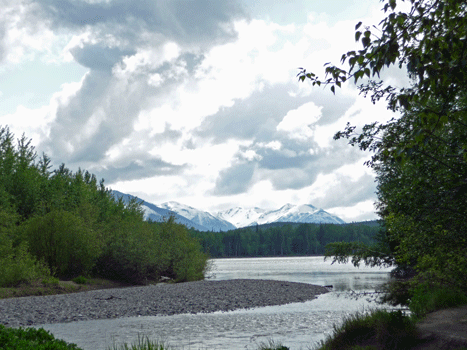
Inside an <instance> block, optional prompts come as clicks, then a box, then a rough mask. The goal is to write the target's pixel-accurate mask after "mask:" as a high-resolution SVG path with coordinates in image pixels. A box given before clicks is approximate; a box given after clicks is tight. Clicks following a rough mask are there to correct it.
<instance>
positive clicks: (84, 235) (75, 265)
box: [24, 210, 101, 277]
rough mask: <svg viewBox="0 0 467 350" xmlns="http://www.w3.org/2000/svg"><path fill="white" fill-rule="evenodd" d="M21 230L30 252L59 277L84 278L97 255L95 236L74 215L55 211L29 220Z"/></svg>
mask: <svg viewBox="0 0 467 350" xmlns="http://www.w3.org/2000/svg"><path fill="white" fill-rule="evenodd" d="M24 226H25V227H24V235H25V239H26V240H27V241H28V243H29V248H30V251H31V252H32V253H33V254H34V255H35V256H36V257H37V258H38V259H44V261H45V262H46V263H47V264H48V266H49V268H50V269H51V270H52V271H54V273H56V274H57V275H58V277H74V276H78V275H81V274H87V273H88V272H89V271H90V270H91V269H92V267H93V266H94V264H95V260H96V259H97V257H98V255H99V253H100V250H101V243H100V241H101V240H100V238H99V236H98V233H97V232H95V231H94V230H92V229H90V228H88V227H86V225H85V223H84V222H83V220H82V219H81V217H79V216H77V215H75V214H74V213H70V212H67V211H64V210H55V211H52V212H50V213H48V214H46V215H45V216H42V217H36V218H33V219H30V220H29V221H28V222H26V224H25V225H24Z"/></svg>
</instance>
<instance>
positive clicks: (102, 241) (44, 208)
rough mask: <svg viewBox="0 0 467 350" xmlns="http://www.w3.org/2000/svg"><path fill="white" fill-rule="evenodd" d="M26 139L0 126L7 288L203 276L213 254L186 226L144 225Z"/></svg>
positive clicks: (1, 242)
mask: <svg viewBox="0 0 467 350" xmlns="http://www.w3.org/2000/svg"><path fill="white" fill-rule="evenodd" d="M51 168H52V166H51V160H50V158H49V157H47V156H46V155H45V154H44V155H42V157H39V158H38V156H37V154H36V152H35V150H34V147H33V146H32V145H31V140H29V139H27V138H26V137H25V136H24V135H23V136H22V137H21V138H20V139H18V140H17V142H15V138H14V135H13V134H12V133H11V132H10V131H9V129H8V128H7V127H0V286H11V285H15V284H18V283H20V282H23V281H31V280H34V279H38V278H45V277H48V276H55V277H59V278H73V277H76V276H80V275H83V276H100V277H103V278H107V279H112V280H119V281H124V282H129V283H137V284H140V283H146V282H147V281H151V280H158V279H159V278H160V277H161V276H167V277H170V278H173V279H174V280H176V281H188V280H197V279H202V278H203V277H204V271H205V268H206V263H207V255H206V254H204V253H203V252H202V250H201V246H200V245H199V243H198V242H197V241H196V240H195V239H193V238H192V237H191V236H190V234H189V232H188V230H187V229H186V227H185V226H183V225H179V224H176V223H175V222H174V221H173V220H172V219H169V220H168V221H167V222H165V223H149V222H146V221H144V220H143V211H142V209H141V207H140V204H138V203H137V201H136V200H133V201H130V202H129V203H125V202H124V201H123V200H122V199H120V200H116V199H115V198H114V197H113V195H112V193H111V191H110V189H107V188H106V187H105V186H104V180H101V181H97V179H96V177H95V176H94V175H93V174H90V173H89V172H88V171H83V170H78V171H77V172H72V171H71V170H69V169H68V168H66V167H65V165H64V164H62V165H60V166H59V167H58V169H55V170H52V169H51Z"/></svg>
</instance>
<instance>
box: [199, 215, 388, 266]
mask: <svg viewBox="0 0 467 350" xmlns="http://www.w3.org/2000/svg"><path fill="white" fill-rule="evenodd" d="M379 230H380V227H379V225H377V224H371V225H369V224H365V223H356V224H347V225H335V224H297V223H287V224H281V225H268V226H256V227H255V226H252V227H245V228H241V229H237V230H231V231H226V232H200V231H194V230H192V231H191V234H192V236H193V237H196V238H197V239H198V240H199V242H200V243H201V245H202V247H203V249H204V251H205V252H206V253H208V254H209V255H210V256H211V257H214V258H223V257H238V256H244V257H247V256H287V255H288V256H292V255H293V256H297V255H323V254H324V253H325V246H326V245H327V244H328V243H332V242H362V243H364V244H372V243H373V241H374V238H375V237H376V235H378V232H379Z"/></svg>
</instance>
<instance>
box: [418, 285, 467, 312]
mask: <svg viewBox="0 0 467 350" xmlns="http://www.w3.org/2000/svg"><path fill="white" fill-rule="evenodd" d="M461 305H467V295H466V294H465V293H463V292H462V291H459V290H456V289H454V288H447V287H430V286H428V285H422V286H419V287H418V288H417V289H416V290H415V292H414V295H413V297H412V299H411V300H410V303H409V308H410V310H411V311H412V312H413V314H414V315H415V317H417V319H421V318H423V317H424V316H425V315H426V314H427V313H430V312H433V311H436V310H441V309H448V308H451V307H455V306H461Z"/></svg>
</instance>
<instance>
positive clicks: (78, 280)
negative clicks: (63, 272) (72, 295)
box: [72, 276, 88, 284]
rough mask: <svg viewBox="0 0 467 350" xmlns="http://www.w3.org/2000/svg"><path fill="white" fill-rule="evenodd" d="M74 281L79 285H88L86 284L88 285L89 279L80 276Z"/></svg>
mask: <svg viewBox="0 0 467 350" xmlns="http://www.w3.org/2000/svg"><path fill="white" fill-rule="evenodd" d="M72 281H73V282H75V283H77V284H86V283H88V279H87V278H86V277H84V276H78V277H76V278H73V280H72Z"/></svg>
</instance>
